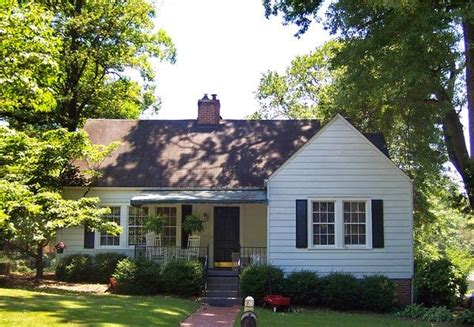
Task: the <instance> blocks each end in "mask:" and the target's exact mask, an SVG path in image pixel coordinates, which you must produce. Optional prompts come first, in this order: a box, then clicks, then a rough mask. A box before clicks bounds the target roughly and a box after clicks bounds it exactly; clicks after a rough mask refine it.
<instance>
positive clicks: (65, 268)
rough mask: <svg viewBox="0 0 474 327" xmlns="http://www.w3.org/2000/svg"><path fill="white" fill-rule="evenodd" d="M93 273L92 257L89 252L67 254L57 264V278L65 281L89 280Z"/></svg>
mask: <svg viewBox="0 0 474 327" xmlns="http://www.w3.org/2000/svg"><path fill="white" fill-rule="evenodd" d="M92 273H93V266H92V257H91V256H90V255H87V254H72V255H69V256H66V257H64V258H62V259H61V261H59V263H58V264H57V265H56V279H58V280H61V281H65V282H88V281H91V279H92Z"/></svg>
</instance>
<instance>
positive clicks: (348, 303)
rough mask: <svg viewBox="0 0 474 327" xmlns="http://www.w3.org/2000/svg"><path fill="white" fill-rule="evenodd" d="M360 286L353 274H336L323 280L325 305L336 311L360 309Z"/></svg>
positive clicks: (322, 287) (322, 294)
mask: <svg viewBox="0 0 474 327" xmlns="http://www.w3.org/2000/svg"><path fill="white" fill-rule="evenodd" d="M359 295H360V284H359V282H358V281H357V279H356V278H355V277H354V276H352V275H351V274H346V273H340V272H334V273H330V274H329V275H327V276H325V277H323V278H322V279H321V298H322V301H323V304H324V305H325V306H327V307H329V308H331V309H334V310H350V309H357V308H360V306H361V304H360V296H359Z"/></svg>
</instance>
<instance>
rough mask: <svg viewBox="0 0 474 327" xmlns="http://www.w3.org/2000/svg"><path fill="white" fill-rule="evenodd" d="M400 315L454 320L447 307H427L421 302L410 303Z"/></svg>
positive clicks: (433, 319)
mask: <svg viewBox="0 0 474 327" xmlns="http://www.w3.org/2000/svg"><path fill="white" fill-rule="evenodd" d="M398 315H399V316H401V317H405V318H420V319H423V320H425V321H433V322H443V321H451V320H453V314H452V313H451V311H449V310H448V309H447V308H446V307H432V308H425V307H424V306H422V305H421V304H411V305H408V306H406V307H405V308H404V309H403V310H402V311H400V312H399V313H398Z"/></svg>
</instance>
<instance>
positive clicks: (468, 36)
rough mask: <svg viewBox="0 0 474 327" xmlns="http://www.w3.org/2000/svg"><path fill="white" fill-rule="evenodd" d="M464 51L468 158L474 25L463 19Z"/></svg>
mask: <svg viewBox="0 0 474 327" xmlns="http://www.w3.org/2000/svg"><path fill="white" fill-rule="evenodd" d="M462 27H463V33H464V49H465V56H466V89H467V90H466V91H467V112H468V116H469V128H468V130H469V137H470V147H469V148H470V156H471V158H472V157H473V156H474V138H473V136H474V108H473V106H474V23H473V22H472V21H471V20H469V19H468V18H466V17H465V18H464V21H463V24H462Z"/></svg>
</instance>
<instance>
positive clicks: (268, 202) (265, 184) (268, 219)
mask: <svg viewBox="0 0 474 327" xmlns="http://www.w3.org/2000/svg"><path fill="white" fill-rule="evenodd" d="M263 183H264V184H263V185H264V186H265V187H266V189H267V264H269V263H270V259H269V258H270V184H269V183H268V179H265V180H264V181H263Z"/></svg>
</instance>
